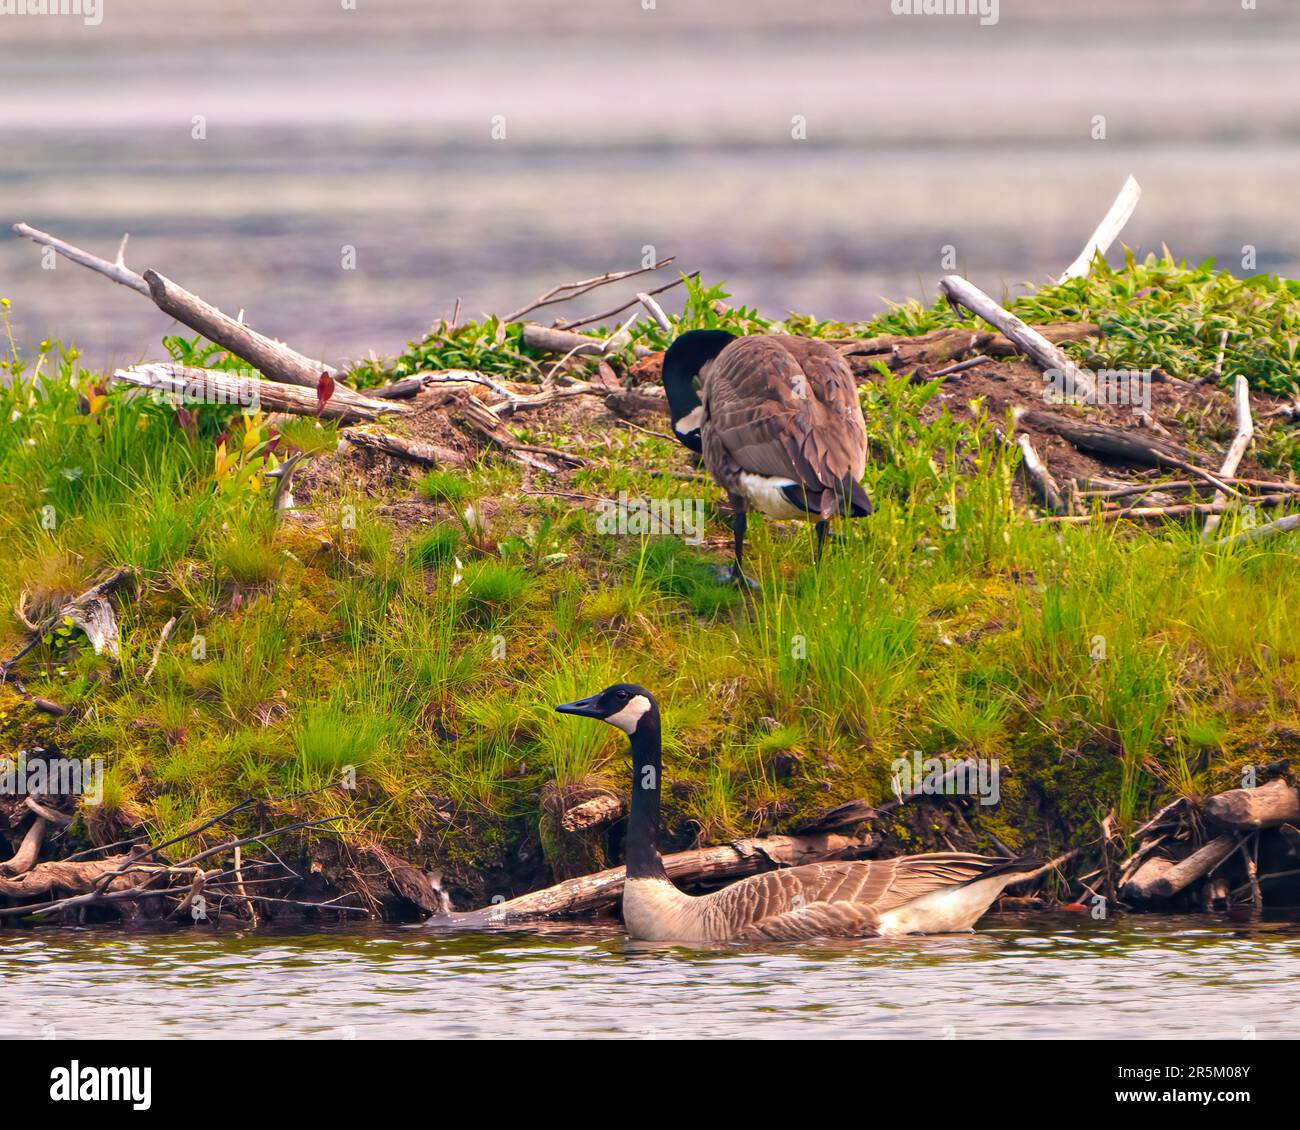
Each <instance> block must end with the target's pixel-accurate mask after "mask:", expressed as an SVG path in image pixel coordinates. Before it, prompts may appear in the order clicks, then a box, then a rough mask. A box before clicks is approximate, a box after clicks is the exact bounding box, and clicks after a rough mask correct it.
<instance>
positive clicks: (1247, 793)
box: [1205, 778, 1300, 831]
mask: <svg viewBox="0 0 1300 1130" xmlns="http://www.w3.org/2000/svg"><path fill="white" fill-rule="evenodd" d="M1205 814H1206V816H1208V817H1209V818H1210V819H1211V820H1213V821H1214V822H1215V823H1216V824H1218V825H1220V826H1221V827H1224V828H1232V829H1234V830H1240V831H1244V830H1252V829H1257V828H1276V827H1278V826H1279V825H1281V824H1295V823H1296V822H1297V821H1300V793H1297V792H1296V790H1295V788H1294V786H1292V785H1289V784H1288V783H1287V782H1286V781H1284V780H1282V779H1281V778H1278V779H1277V780H1275V781H1270V782H1269V783H1268V784H1267V785H1260V786H1258V787H1257V788H1253V789H1231V790H1229V791H1228V792H1226V793H1219V794H1218V795H1217V796H1212V797H1210V798H1209V799H1208V800H1207V801H1206V802H1205Z"/></svg>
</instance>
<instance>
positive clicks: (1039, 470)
mask: <svg viewBox="0 0 1300 1130" xmlns="http://www.w3.org/2000/svg"><path fill="white" fill-rule="evenodd" d="M1016 444H1017V445H1018V446H1019V447H1020V453H1021V461H1022V464H1023V466H1024V468H1025V474H1027V475H1028V476H1029V481H1030V482H1032V483H1033V484H1034V486H1035V487H1037V488H1038V493H1039V494H1040V495H1042V497H1043V501H1044V502H1046V503H1047V508H1048V509H1049V510H1051V511H1052V513H1053V514H1071V513H1073V508H1072V507H1071V506H1070V503H1069V502H1068V501H1067V500H1066V498H1065V496H1064V495H1063V494H1062V493H1061V488H1060V486H1058V485H1057V482H1056V480H1055V479H1054V478H1052V474H1051V472H1050V471H1049V470H1048V469H1047V464H1046V463H1044V462H1043V460H1042V458H1041V457H1040V456H1039V454H1038V452H1037V451H1035V450H1034V445H1033V443H1032V442H1031V441H1030V439H1029V437H1028V436H1027V435H1025V433H1024V432H1021V433H1020V434H1019V435H1017V436H1016Z"/></svg>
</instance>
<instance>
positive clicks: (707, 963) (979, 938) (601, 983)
mask: <svg viewBox="0 0 1300 1130" xmlns="http://www.w3.org/2000/svg"><path fill="white" fill-rule="evenodd" d="M1297 972H1300V922H1296V921H1265V922H1257V923H1250V924H1243V925H1234V924H1230V923H1226V922H1224V921H1223V920H1219V919H1208V918H1193V917H1186V918H1170V917H1128V918H1124V919H1121V920H1119V921H1115V922H1094V921H1092V920H1091V919H1090V918H1087V917H1081V916H1074V915H1066V914H1005V915H991V916H989V917H988V918H986V919H985V920H984V922H983V924H982V930H981V932H980V933H978V934H970V935H961V936H952V937H937V938H907V939H889V940H869V941H853V942H824V943H815V944H803V945H799V946H772V947H767V948H755V947H750V946H746V947H739V946H737V947H719V948H715V949H708V950H696V949H688V948H684V947H678V946H661V945H650V944H646V943H637V942H631V941H629V940H627V939H626V938H625V937H624V936H623V935H622V933H621V931H620V930H619V929H618V928H617V927H615V926H609V927H605V926H600V927H592V926H584V927H581V928H576V927H560V926H551V927H547V928H538V929H530V930H528V931H522V930H511V931H500V932H490V933H484V932H475V933H440V932H438V931H435V930H431V929H428V928H423V927H410V928H400V927H392V926H388V927H379V926H376V927H363V928H356V927H349V928H347V929H338V930H325V931H318V932H313V933H266V932H259V933H244V934H240V933H218V934H215V935H214V934H211V933H200V932H199V931H176V932H168V933H139V932H127V931H118V930H114V929H105V928H103V927H99V928H96V929H93V930H90V929H86V930H40V931H37V932H32V933H19V932H8V933H0V999H2V1000H3V1001H4V1005H5V1007H4V1009H3V1010H2V1011H0V1036H6V1037H12V1036H46V1037H48V1038H55V1039H75V1038H95V1037H101V1038H103V1037H107V1038H113V1037H127V1036H131V1037H143V1038H155V1037H158V1038H161V1037H173V1036H186V1037H200V1038H202V1037H218V1036H222V1037H259V1036H267V1037H277V1036H281V1037H282V1036H305V1037H316V1038H324V1039H350V1038H357V1039H367V1038H383V1037H435V1036H436V1037H443V1038H446V1037H453V1038H454V1037H499V1036H516V1037H518V1036H560V1037H564V1036H578V1037H603V1036H632V1037H640V1038H648V1039H656V1038H659V1039H671V1038H682V1037H696V1036H699V1037H737V1036H745V1037H775V1036H782V1037H790V1036H793V1037H800V1036H866V1037H887V1038H903V1037H911V1038H922V1039H924V1038H934V1039H943V1038H957V1039H969V1038H987V1037H1004V1038H1005V1037H1058V1038H1060V1037H1065V1038H1071V1037H1103V1038H1105V1037H1111V1038H1154V1037H1166V1038H1168V1037H1173V1038H1218V1039H1240V1038H1242V1037H1243V1035H1246V1034H1249V1032H1250V1031H1251V1029H1253V1031H1254V1034H1255V1035H1256V1036H1257V1037H1258V1038H1260V1039H1269V1038H1280V1037H1291V1038H1294V1037H1297V1036H1300V977H1297Z"/></svg>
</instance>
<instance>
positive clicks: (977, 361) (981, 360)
mask: <svg viewBox="0 0 1300 1130" xmlns="http://www.w3.org/2000/svg"><path fill="white" fill-rule="evenodd" d="M992 361H993V358H992V357H986V356H984V354H983V353H981V354H980V355H979V356H978V357H969V358H967V359H966V360H965V361H958V362H957V363H956V364H955V365H949V366H947V368H944V369H936V370H935V371H934V372H933V373H928V374H926V377H925V379H926V380H927V381H933V380H937V379H938V378H939V377H951V376H954V375H955V374H957V373H964V372H965V371H966V370H967V369H973V368H975V366H976V365H986V364H991V363H992Z"/></svg>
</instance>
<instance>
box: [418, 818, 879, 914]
mask: <svg viewBox="0 0 1300 1130" xmlns="http://www.w3.org/2000/svg"><path fill="white" fill-rule="evenodd" d="M878 842H879V837H877V836H875V835H871V834H867V835H862V836H839V835H831V834H826V833H822V834H816V835H807V836H769V837H767V838H764V839H745V840H736V841H734V842H733V843H730V844H722V845H719V846H717V847H707V848H700V849H698V850H696V851H683V852H676V853H675V854H673V855H667V856H664V869H665V870H666V871H667V872H668V877H669V878H670V879H672V880H673V881H674V882H676V883H678V884H679V885H687V884H692V883H716V882H723V881H727V880H732V879H741V878H744V877H745V876H747V875H756V874H758V873H759V872H760V871H767V870H770V869H771V868H773V867H798V866H800V865H801V864H804V863H817V862H819V861H821V860H827V859H857V858H860V857H862V856H864V855H866V854H867V853H868V852H870V851H871V850H872V849H873V848H874V847H875V846H876V845H877V844H878ZM626 877H627V875H626V869H625V868H623V867H613V868H610V869H609V870H607V871H601V872H598V873H597V874H595V875H584V876H582V877H581V878H578V879H569V880H567V881H566V882H563V883H558V884H556V885H555V886H553V887H547V888H546V889H545V890H542V891H534V892H532V893H531V894H527V895H521V896H520V897H519V898H516V899H510V900H509V901H508V902H501V903H497V904H496V905H495V906H491V907H488V908H486V909H484V910H478V911H470V912H468V913H466V914H453V915H448V916H446V917H445V918H442V919H437V918H435V919H432V920H431V922H430V925H434V926H437V925H439V923H440V922H444V923H446V924H447V925H456V926H465V925H476V924H496V923H507V922H517V921H522V920H526V919H530V918H561V917H575V916H580V915H588V914H601V913H608V912H609V911H611V910H613V908H614V907H615V905H617V903H618V900H619V899H620V898H622V897H623V883H624V881H625V880H626Z"/></svg>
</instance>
